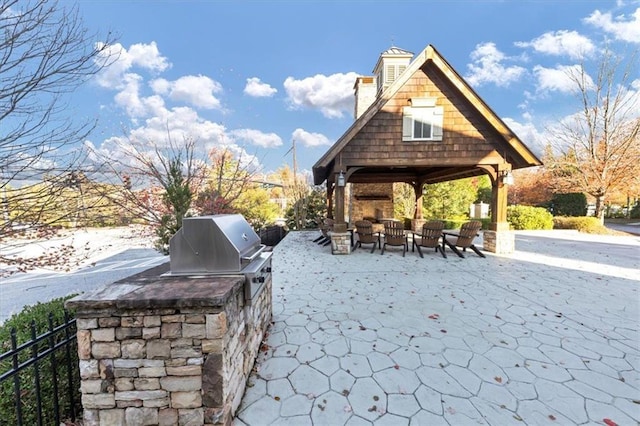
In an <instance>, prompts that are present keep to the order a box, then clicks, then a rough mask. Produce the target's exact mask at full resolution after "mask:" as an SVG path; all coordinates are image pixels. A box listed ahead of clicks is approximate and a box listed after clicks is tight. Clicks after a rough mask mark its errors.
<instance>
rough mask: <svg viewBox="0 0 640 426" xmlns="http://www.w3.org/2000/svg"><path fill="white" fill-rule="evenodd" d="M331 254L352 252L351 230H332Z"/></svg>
mask: <svg viewBox="0 0 640 426" xmlns="http://www.w3.org/2000/svg"><path fill="white" fill-rule="evenodd" d="M331 254H351V233H350V232H331Z"/></svg>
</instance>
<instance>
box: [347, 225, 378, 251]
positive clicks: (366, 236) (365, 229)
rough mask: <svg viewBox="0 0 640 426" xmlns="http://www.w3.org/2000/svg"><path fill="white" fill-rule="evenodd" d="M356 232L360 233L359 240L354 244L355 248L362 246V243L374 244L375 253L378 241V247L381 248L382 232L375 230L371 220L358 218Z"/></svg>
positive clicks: (372, 248)
mask: <svg viewBox="0 0 640 426" xmlns="http://www.w3.org/2000/svg"><path fill="white" fill-rule="evenodd" d="M355 225H356V234H358V241H356V243H355V244H354V246H353V249H354V250H355V249H356V248H358V247H362V244H372V247H371V253H373V252H374V251H375V249H376V243H377V244H378V248H380V233H379V232H373V223H371V221H369V220H357V221H356V223H355Z"/></svg>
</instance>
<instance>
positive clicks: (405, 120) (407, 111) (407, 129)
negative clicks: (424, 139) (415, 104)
mask: <svg viewBox="0 0 640 426" xmlns="http://www.w3.org/2000/svg"><path fill="white" fill-rule="evenodd" d="M412 135H413V119H412V114H411V107H404V108H402V140H403V141H407V140H411V139H412Z"/></svg>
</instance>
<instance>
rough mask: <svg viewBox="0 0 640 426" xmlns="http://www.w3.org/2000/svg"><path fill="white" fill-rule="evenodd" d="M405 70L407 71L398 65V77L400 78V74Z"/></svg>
mask: <svg viewBox="0 0 640 426" xmlns="http://www.w3.org/2000/svg"><path fill="white" fill-rule="evenodd" d="M406 69H407V66H406V65H398V76H400V74H402V73H403V72H404V70H406Z"/></svg>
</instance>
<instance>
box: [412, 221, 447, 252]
mask: <svg viewBox="0 0 640 426" xmlns="http://www.w3.org/2000/svg"><path fill="white" fill-rule="evenodd" d="M443 229H444V222H443V221H441V220H430V221H429V222H427V223H425V224H424V225H422V230H421V232H420V233H417V232H416V233H414V234H413V243H412V246H411V251H415V249H416V247H417V248H418V254H419V255H420V257H424V256H423V255H422V250H421V249H420V247H425V248H432V249H435V251H436V252H440V254H441V255H442V257H444V258H446V257H447V255H446V254H445V252H444V248H443V247H442V245H441V242H440V237H442V230H443Z"/></svg>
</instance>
